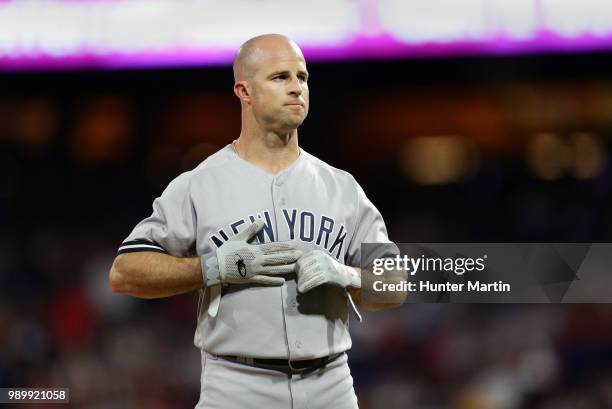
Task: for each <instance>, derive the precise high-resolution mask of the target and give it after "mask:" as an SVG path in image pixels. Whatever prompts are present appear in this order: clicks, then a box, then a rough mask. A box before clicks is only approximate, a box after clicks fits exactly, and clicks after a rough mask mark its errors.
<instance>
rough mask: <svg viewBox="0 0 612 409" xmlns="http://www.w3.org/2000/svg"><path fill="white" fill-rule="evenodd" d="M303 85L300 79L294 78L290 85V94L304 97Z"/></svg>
mask: <svg viewBox="0 0 612 409" xmlns="http://www.w3.org/2000/svg"><path fill="white" fill-rule="evenodd" d="M302 92H303V89H302V84H301V83H300V80H299V79H298V78H293V79H292V80H291V82H290V84H289V94H292V95H296V96H300V95H302Z"/></svg>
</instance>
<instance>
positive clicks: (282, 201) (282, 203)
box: [279, 199, 287, 206]
mask: <svg viewBox="0 0 612 409" xmlns="http://www.w3.org/2000/svg"><path fill="white" fill-rule="evenodd" d="M279 203H280V205H281V206H284V205H285V204H286V203H287V202H286V201H285V199H281V200H280V202H279Z"/></svg>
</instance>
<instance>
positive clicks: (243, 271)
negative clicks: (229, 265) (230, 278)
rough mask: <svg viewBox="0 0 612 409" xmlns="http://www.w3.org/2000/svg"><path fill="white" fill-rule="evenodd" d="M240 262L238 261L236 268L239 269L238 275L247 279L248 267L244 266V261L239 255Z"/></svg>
mask: <svg viewBox="0 0 612 409" xmlns="http://www.w3.org/2000/svg"><path fill="white" fill-rule="evenodd" d="M237 256H238V258H239V260H238V261H236V267H237V268H238V274H240V277H246V275H247V268H246V265H245V264H244V259H243V258H242V257H240V255H239V254H237Z"/></svg>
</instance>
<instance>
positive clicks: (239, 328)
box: [119, 145, 389, 360]
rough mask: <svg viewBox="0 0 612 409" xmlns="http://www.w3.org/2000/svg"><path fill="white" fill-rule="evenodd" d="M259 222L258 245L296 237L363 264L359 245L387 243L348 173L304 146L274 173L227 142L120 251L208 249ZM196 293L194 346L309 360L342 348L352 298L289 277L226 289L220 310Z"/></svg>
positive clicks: (175, 185) (186, 176)
mask: <svg viewBox="0 0 612 409" xmlns="http://www.w3.org/2000/svg"><path fill="white" fill-rule="evenodd" d="M256 218H263V220H264V221H265V226H264V227H263V229H262V230H261V231H260V232H259V234H258V237H257V238H258V240H259V242H260V243H266V242H272V241H284V240H297V241H298V243H299V248H300V249H301V250H302V251H303V252H304V254H308V252H310V251H311V250H313V249H321V250H324V251H327V252H328V253H329V254H331V256H333V257H335V258H336V259H337V260H339V261H340V262H342V263H345V264H346V265H350V266H359V265H360V251H361V243H363V242H389V239H388V237H387V230H386V228H385V224H384V222H383V219H382V216H381V215H380V213H379V212H378V210H377V209H376V208H375V207H374V205H373V204H372V203H371V202H370V201H369V200H368V199H367V197H366V195H365V193H364V192H363V190H362V189H361V187H360V186H359V184H358V183H357V182H356V181H355V179H354V178H353V177H352V176H351V175H350V174H349V173H347V172H345V171H342V170H339V169H336V168H333V167H332V166H330V165H328V164H326V163H324V162H323V161H321V160H320V159H317V158H316V157H314V156H312V155H310V154H308V153H307V152H305V151H304V150H300V155H299V157H298V159H297V160H296V161H295V162H294V163H293V164H292V165H291V166H290V167H288V168H287V169H285V170H283V171H282V172H280V173H278V174H271V173H268V172H266V171H264V170H262V169H260V168H258V167H256V166H254V165H253V164H251V163H249V162H247V161H245V160H243V159H242V158H240V157H239V156H238V155H237V153H236V152H235V151H234V149H233V147H232V146H231V145H228V146H226V147H225V148H223V149H221V150H220V151H218V152H216V153H215V154H213V155H212V156H210V157H209V158H207V159H206V160H205V161H204V162H202V163H201V164H200V165H199V166H197V167H196V168H195V169H193V170H191V171H189V172H186V173H183V174H181V175H180V176H178V177H177V178H176V179H175V180H173V181H172V182H171V183H170V184H169V185H168V187H167V188H166V190H165V191H164V192H163V194H162V195H161V197H159V198H157V199H155V201H154V203H153V214H152V215H151V216H150V217H148V218H146V219H144V220H143V221H142V222H140V223H139V224H138V225H137V226H136V227H135V228H134V230H133V231H132V233H131V234H130V235H129V236H128V237H127V239H126V240H125V241H124V242H123V244H122V245H121V247H120V249H119V253H125V252H133V251H159V252H164V253H168V254H171V255H174V256H180V257H185V256H196V255H199V256H201V255H205V254H210V253H211V252H214V251H216V249H217V248H219V247H220V246H222V245H223V243H224V242H225V241H227V240H228V239H229V238H230V237H232V236H233V235H235V234H237V233H238V232H240V231H242V230H243V229H244V228H246V227H247V226H248V225H250V224H251V223H252V222H253V221H254V220H255V219H256ZM210 293H211V290H210V289H206V290H205V291H204V290H203V291H202V294H201V297H202V298H201V303H200V308H198V324H197V329H196V333H195V338H194V342H195V345H196V346H197V347H199V348H202V349H203V350H205V351H207V352H209V353H211V354H214V355H237V356H247V357H253V358H286V359H292V360H297V359H312V358H319V357H323V356H327V355H330V354H333V353H337V352H342V351H346V350H348V349H349V348H350V347H351V338H350V335H349V332H348V310H349V297H348V296H347V292H346V290H344V289H342V288H340V287H335V286H329V285H323V286H319V287H316V288H314V289H313V290H311V291H309V292H307V293H304V294H299V293H298V292H297V289H296V277H295V275H294V274H293V275H289V276H286V281H285V284H284V285H282V286H258V285H228V286H224V287H223V290H222V297H221V299H220V304H219V309H218V314H217V315H216V316H212V315H211V314H208V312H207V307H208V303H209V302H210V297H211V295H210Z"/></svg>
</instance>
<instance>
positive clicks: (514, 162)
mask: <svg viewBox="0 0 612 409" xmlns="http://www.w3.org/2000/svg"><path fill="white" fill-rule="evenodd" d="M611 16H612V2H611V1H609V0H583V1H581V2H577V1H570V0H554V1H553V0H520V1H519V0H517V1H514V0H512V1H510V0H495V1H479V0H454V1H442V0H436V1H431V0H430V1H420V0H410V1H408V0H406V1H391V0H360V1H340V0H337V1H327V2H322V1H314V2H312V4H311V3H308V4H306V3H302V4H300V3H296V2H291V1H288V2H278V1H265V0H262V1H246V0H244V1H225V2H223V5H221V4H220V3H218V2H213V1H185V2H170V1H137V0H120V1H105V0H97V1H77V0H75V1H59V0H53V1H36V0H24V1H4V2H0V70H1V71H2V72H1V73H0V226H2V227H1V229H0V387H8V386H21V387H50V386H57V387H69V388H70V389H71V400H72V402H71V405H70V406H71V407H79V408H102V407H112V408H140V407H148V408H189V407H193V405H194V404H195V402H196V401H197V397H198V393H199V375H200V361H199V352H198V351H197V350H196V349H195V347H193V345H192V343H191V342H192V337H193V331H194V329H195V318H196V317H195V314H196V302H197V297H196V296H195V295H192V294H189V295H184V296H180V297H173V298H169V299H163V300H151V301H144V300H138V299H132V298H129V297H125V296H120V295H115V294H112V293H111V291H110V289H109V286H108V282H107V273H108V269H109V267H110V265H111V263H112V260H113V258H114V256H115V251H116V248H117V246H118V245H119V244H120V243H121V241H122V240H123V238H124V237H125V236H126V235H127V234H128V233H129V231H130V230H131V228H132V227H133V226H134V224H135V223H137V222H138V221H139V220H141V219H142V218H143V217H145V216H147V215H148V214H149V213H150V211H151V203H152V200H153V199H154V198H155V197H156V196H158V195H159V194H160V193H161V191H162V190H163V188H164V187H165V186H166V184H167V183H168V182H169V181H170V180H171V179H172V178H174V177H175V176H176V175H177V174H179V173H180V172H182V171H184V170H187V169H191V168H192V167H193V166H195V165H196V164H197V163H199V162H200V161H201V160H203V159H204V158H206V157H207V156H208V155H209V154H211V153H212V152H214V151H216V150H217V149H219V148H221V147H222V146H224V145H225V144H227V143H229V142H231V140H232V139H234V138H235V137H237V135H238V132H239V104H238V102H237V101H236V100H235V98H234V97H233V95H232V92H231V87H232V83H233V79H232V75H231V70H230V68H229V67H228V65H227V64H228V62H229V61H230V60H231V56H232V54H231V53H232V52H233V51H234V50H235V49H236V47H237V46H238V45H239V44H240V43H241V42H242V41H243V40H245V39H247V38H249V37H251V36H252V35H255V34H258V33H262V32H270V31H272V32H274V31H276V32H283V33H285V34H287V35H289V36H291V37H293V38H294V39H296V40H297V41H298V42H299V43H300V44H302V45H303V46H304V50H305V52H306V56H307V58H308V60H309V71H310V72H311V80H310V87H311V113H310V116H309V118H308V120H307V122H306V123H305V124H304V125H303V127H302V128H301V130H300V142H301V144H302V146H303V147H304V149H306V150H307V151H309V152H311V153H313V154H315V155H317V156H319V157H321V158H322V159H323V160H325V161H327V162H329V163H331V164H332V165H334V166H337V167H340V168H343V169H346V170H348V171H350V172H351V173H352V174H353V175H354V176H355V177H356V178H357V180H358V181H359V182H360V183H361V184H362V185H363V187H364V189H365V191H366V192H367V193H368V195H369V197H370V198H371V199H372V201H373V202H374V203H375V204H376V205H377V206H378V207H379V209H380V210H381V212H382V213H383V216H384V217H385V220H386V222H387V225H388V229H389V232H390V236H391V238H392V239H393V240H395V241H400V242H410V241H414V242H463V241H465V242H479V241H480V242H610V241H612V206H611V205H612V166H611V163H610V154H611V153H612V151H611V149H610V140H611V139H610V138H611V136H612V53H611V52H610V51H612V17H611ZM606 50H609V51H606ZM352 334H353V339H354V347H353V350H352V351H351V352H350V357H351V362H352V370H353V375H354V380H355V385H356V391H357V394H358V397H359V402H360V407H361V408H362V409H378V408H390V409H393V408H420V409H443V408H453V409H454V408H457V409H519V408H525V409H566V408H567V409H570V408H571V409H575V408H579V409H582V408H586V409H591V408H593V409H604V408H612V375H611V374H612V307H611V306H609V305H595V304H593V305H444V304H431V305H406V306H404V307H402V308H401V309H398V310H395V311H384V312H380V313H372V314H366V317H365V321H364V323H363V324H358V323H353V325H352Z"/></svg>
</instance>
